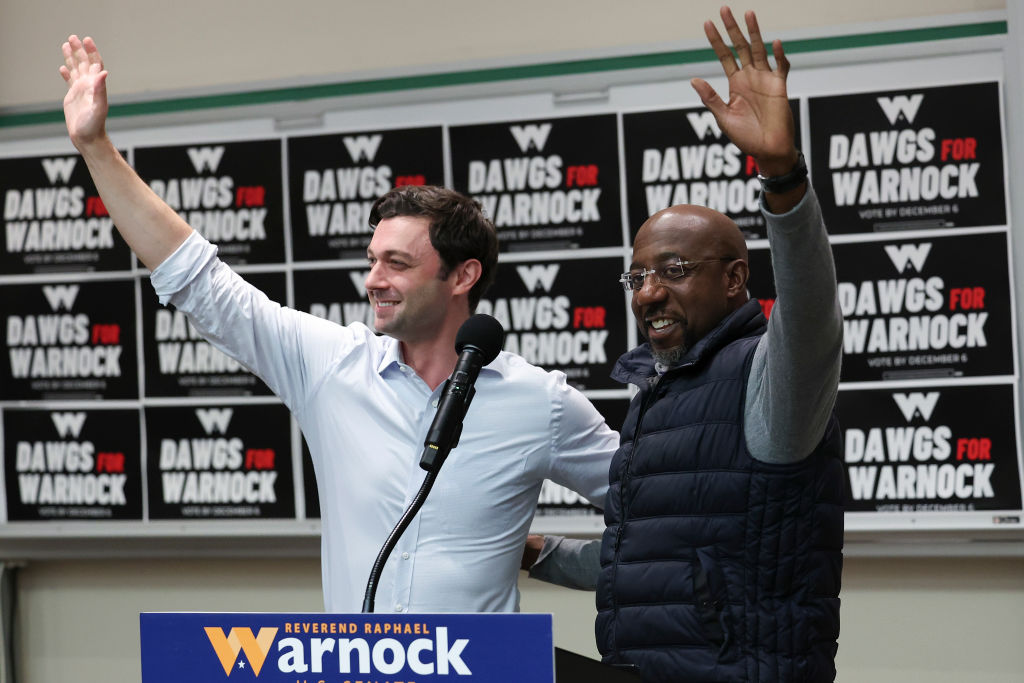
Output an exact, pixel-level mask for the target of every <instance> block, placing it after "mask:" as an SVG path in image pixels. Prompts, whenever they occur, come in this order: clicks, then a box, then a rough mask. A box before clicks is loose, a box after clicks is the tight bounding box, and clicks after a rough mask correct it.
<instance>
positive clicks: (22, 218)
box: [0, 155, 132, 275]
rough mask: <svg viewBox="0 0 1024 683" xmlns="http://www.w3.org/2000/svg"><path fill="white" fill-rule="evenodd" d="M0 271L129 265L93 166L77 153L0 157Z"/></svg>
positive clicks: (105, 268) (123, 267)
mask: <svg viewBox="0 0 1024 683" xmlns="http://www.w3.org/2000/svg"><path fill="white" fill-rule="evenodd" d="M0 194H2V195H3V202H4V204H3V207H4V219H3V223H4V241H3V249H2V250H0V273H4V274H5V275H14V274H19V273H53V272H69V271H78V272H83V271H110V270H130V269H131V267H132V261H131V255H130V253H129V251H128V246H127V245H126V244H125V243H124V240H122V239H121V236H120V235H119V234H118V233H117V230H116V229H114V223H113V221H112V220H111V219H110V216H109V215H108V214H107V209H106V207H105V206H104V205H103V201H102V200H101V199H100V197H99V194H98V193H97V192H96V186H95V185H93V182H92V178H90V177H89V169H88V168H87V167H86V165H85V162H84V161H83V160H82V158H81V157H79V156H77V155H73V156H52V157H28V158H10V159H0Z"/></svg>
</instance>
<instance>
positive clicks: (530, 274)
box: [476, 256, 633, 390]
mask: <svg viewBox="0 0 1024 683" xmlns="http://www.w3.org/2000/svg"><path fill="white" fill-rule="evenodd" d="M621 273H622V258H621V257H618V256H612V257H605V258H590V259H565V260H544V261H527V262H519V263H502V264H500V265H499V266H498V279H497V281H496V282H495V283H494V286H492V287H491V288H490V289H489V290H488V292H487V294H486V295H485V298H484V299H481V300H480V305H479V306H477V310H476V312H477V313H486V314H487V315H491V316H494V318H495V319H497V321H498V322H499V323H501V326H502V327H503V328H504V329H505V346H504V350H505V351H509V352H510V353H516V354H519V355H520V356H522V357H523V358H525V359H526V361H527V362H529V363H532V364H533V365H539V366H541V367H542V368H544V369H545V370H560V371H561V372H564V373H565V375H566V378H567V380H568V382H569V384H570V385H572V386H574V387H576V388H577V389H580V390H586V389H619V388H622V385H620V384H619V383H617V382H615V381H614V380H612V379H611V378H610V377H609V375H610V374H611V370H612V367H613V366H614V365H615V361H617V360H618V359H619V356H621V355H622V354H623V353H625V352H626V350H627V349H626V330H627V325H632V324H633V322H632V320H631V319H630V317H629V316H628V315H627V309H626V301H625V295H624V294H623V291H622V285H620V284H619V283H618V279H619V275H620V274H621Z"/></svg>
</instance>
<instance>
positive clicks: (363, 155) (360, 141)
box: [341, 135, 384, 161]
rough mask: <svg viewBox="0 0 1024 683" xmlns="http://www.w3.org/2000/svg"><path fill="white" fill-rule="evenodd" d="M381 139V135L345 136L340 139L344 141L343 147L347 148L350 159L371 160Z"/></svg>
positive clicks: (375, 154)
mask: <svg viewBox="0 0 1024 683" xmlns="http://www.w3.org/2000/svg"><path fill="white" fill-rule="evenodd" d="M383 139H384V136H383V135H357V136H345V137H343V138H342V139H341V140H342V142H344V143H345V149H347V150H348V155H349V156H350V157H352V161H363V160H366V161H373V158H374V157H375V156H377V148H378V147H380V142H381V140H383Z"/></svg>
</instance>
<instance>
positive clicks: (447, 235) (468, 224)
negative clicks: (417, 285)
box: [370, 185, 498, 313]
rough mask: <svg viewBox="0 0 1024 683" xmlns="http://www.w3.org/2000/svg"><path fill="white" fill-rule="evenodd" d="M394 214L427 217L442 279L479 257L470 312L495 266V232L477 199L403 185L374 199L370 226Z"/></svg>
mask: <svg viewBox="0 0 1024 683" xmlns="http://www.w3.org/2000/svg"><path fill="white" fill-rule="evenodd" d="M396 216H423V217H424V218H426V219H428V220H429V221H430V232H429V234H430V244H431V246H433V247H434V249H436V250H437V253H438V254H439V255H440V256H441V266H442V272H441V274H440V277H441V278H442V279H443V278H447V277H448V275H449V274H450V273H451V271H452V269H453V268H455V266H457V265H459V264H460V263H462V262H463V261H468V260H469V259H476V260H478V261H480V265H481V266H482V269H481V272H480V279H479V280H477V283H476V284H475V285H473V288H472V289H471V290H470V292H469V312H470V313H472V312H473V311H475V310H476V306H477V304H478V303H480V297H481V296H483V294H484V292H486V291H487V289H488V288H489V287H490V286H491V285H492V284H493V283H494V277H495V274H496V271H497V266H498V234H497V232H496V231H495V229H494V223H492V222H491V221H490V220H489V219H488V218H487V217H486V216H484V212H483V208H482V207H481V206H480V202H478V201H476V200H475V199H472V198H471V197H467V196H466V195H464V194H461V193H459V192H456V191H455V190H449V189H448V188H446V187H437V186H436V185H404V186H402V187H396V188H394V189H392V190H390V191H388V192H387V193H386V194H384V195H383V196H382V197H380V198H379V199H378V200H377V201H375V202H374V203H373V207H371V208H370V227H371V228H376V227H377V224H378V223H380V222H381V221H382V220H384V219H385V218H394V217H396Z"/></svg>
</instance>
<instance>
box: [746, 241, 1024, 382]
mask: <svg viewBox="0 0 1024 683" xmlns="http://www.w3.org/2000/svg"><path fill="white" fill-rule="evenodd" d="M832 251H833V254H834V256H835V262H836V276H837V279H838V287H837V293H838V297H839V306H840V309H841V311H842V314H843V366H842V378H841V379H842V381H843V382H865V381H880V380H919V379H934V378H950V379H952V378H959V377H984V376H994V375H1012V374H1013V372H1014V370H1013V357H1014V356H1013V354H1014V350H1013V334H1012V327H1013V310H1012V307H1011V301H1010V280H1009V272H1008V268H1009V267H1008V265H1007V264H1008V260H1007V259H1008V256H1007V236H1006V234H1005V233H1002V232H993V233H978V234H969V235H956V236H952V235H950V236H939V237H931V238H927V239H916V240H886V241H884V242H853V243H845V244H834V245H833V246H832ZM750 271H751V282H750V291H751V292H752V293H753V295H754V296H757V297H758V298H760V299H762V302H763V306H764V307H765V308H766V310H768V311H770V310H771V306H773V305H774V301H775V293H774V285H773V280H772V277H773V276H772V275H771V272H772V271H771V264H770V261H769V257H768V250H767V249H755V250H751V252H750Z"/></svg>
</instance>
